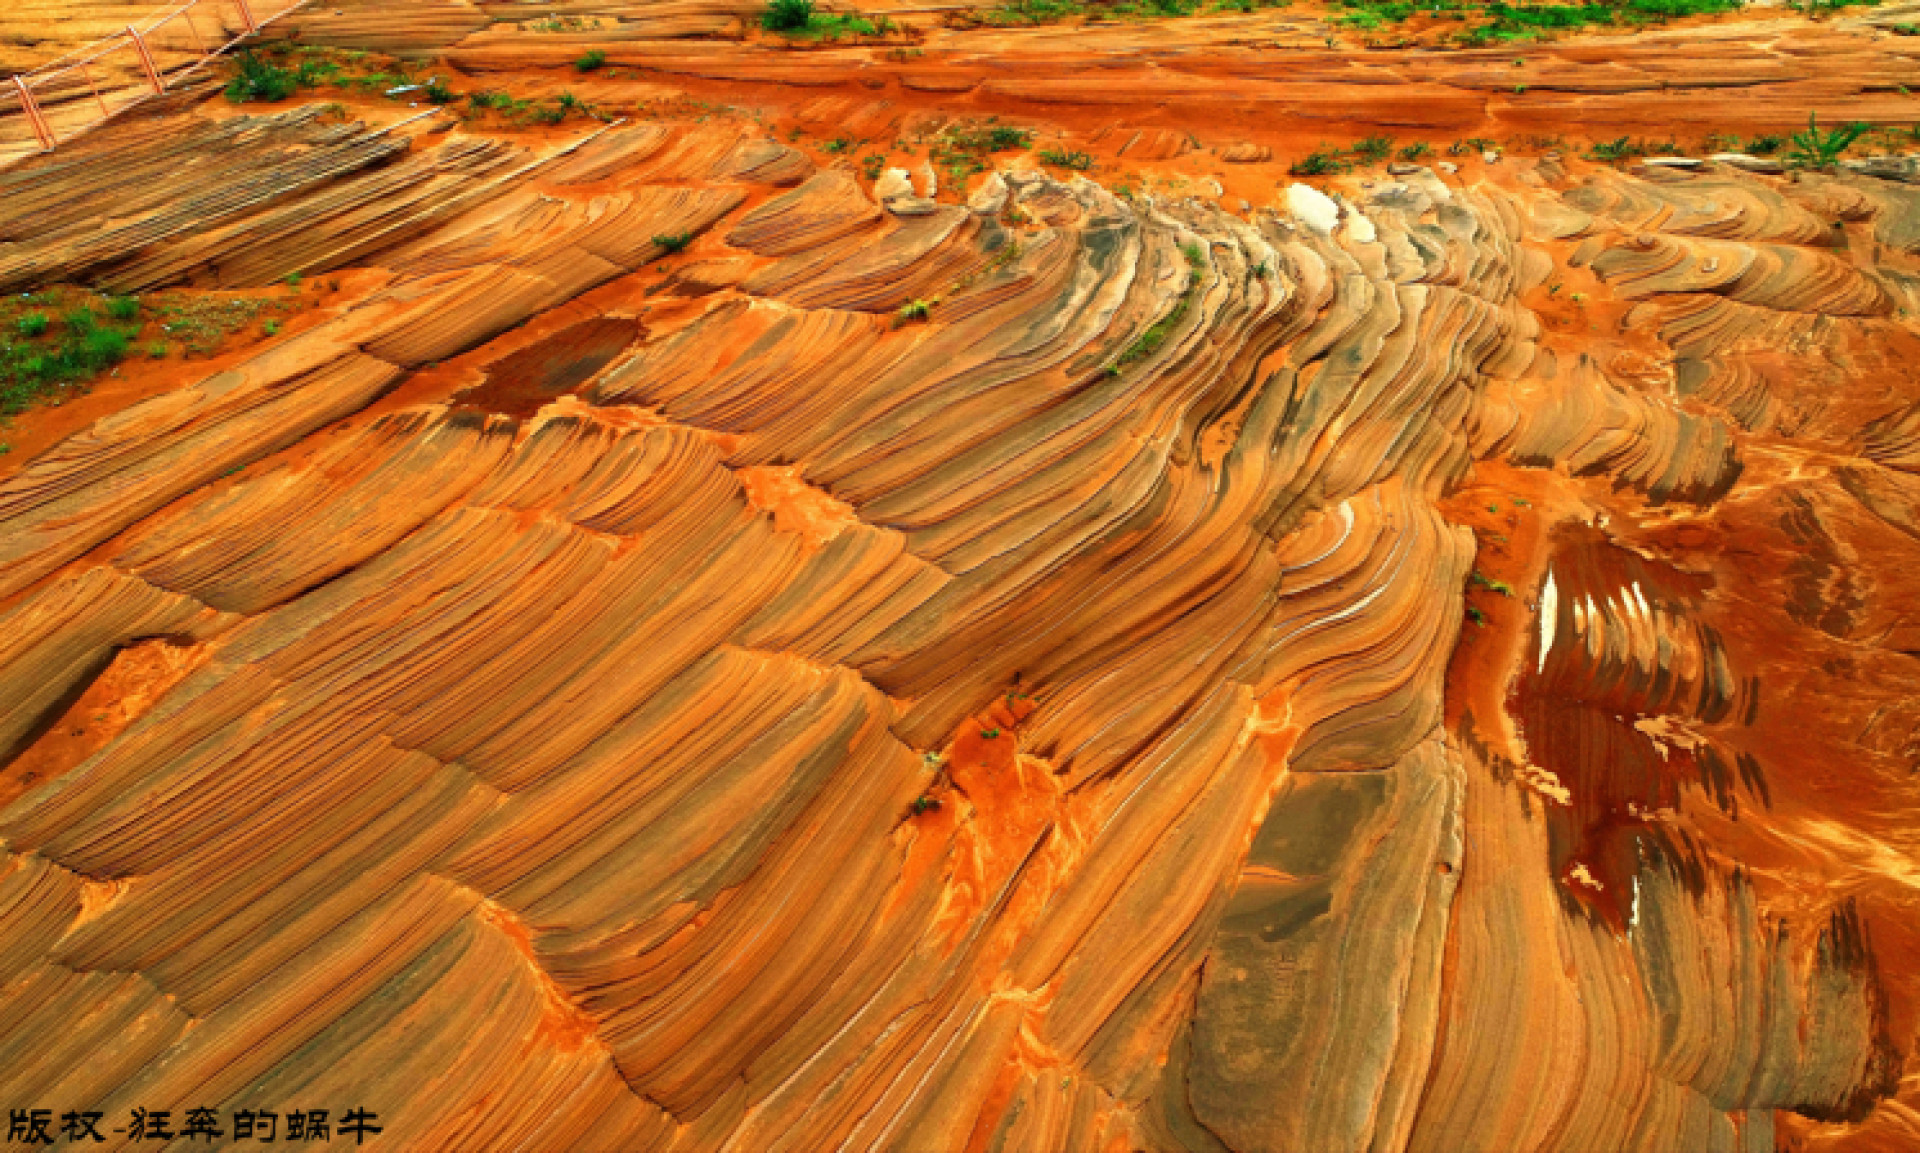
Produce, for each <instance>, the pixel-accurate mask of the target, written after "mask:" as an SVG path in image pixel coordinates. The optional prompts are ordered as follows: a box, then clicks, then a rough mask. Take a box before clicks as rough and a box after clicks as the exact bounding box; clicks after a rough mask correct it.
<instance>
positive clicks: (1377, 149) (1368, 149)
mask: <svg viewBox="0 0 1920 1153" xmlns="http://www.w3.org/2000/svg"><path fill="white" fill-rule="evenodd" d="M1392 154H1393V137H1391V136H1369V137H1366V138H1365V139H1363V140H1357V141H1355V142H1354V145H1353V155H1354V157H1355V158H1356V159H1358V160H1359V161H1360V162H1361V163H1363V164H1378V163H1380V162H1381V161H1382V160H1385V159H1386V158H1387V157H1388V156H1391V155H1392Z"/></svg>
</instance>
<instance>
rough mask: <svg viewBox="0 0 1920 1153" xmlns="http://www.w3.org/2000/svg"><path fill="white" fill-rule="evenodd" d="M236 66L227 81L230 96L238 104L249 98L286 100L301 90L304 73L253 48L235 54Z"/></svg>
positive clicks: (253, 99)
mask: <svg viewBox="0 0 1920 1153" xmlns="http://www.w3.org/2000/svg"><path fill="white" fill-rule="evenodd" d="M234 65H235V67H236V69H237V71H235V73H234V76H233V79H232V80H230V81H228V82H227V90H226V91H227V99H228V100H231V101H233V102H234V103H235V104H244V103H247V102H249V101H255V100H258V101H264V102H267V103H272V102H274V101H276V100H285V99H286V98H287V97H289V96H292V95H293V94H294V93H295V92H297V91H299V90H300V79H301V76H300V74H298V73H294V72H291V71H289V70H288V69H285V68H282V67H280V66H279V65H277V64H275V63H273V62H272V61H270V60H268V59H267V58H266V57H264V56H258V55H255V54H254V52H253V50H252V49H250V48H249V49H243V50H242V51H241V52H240V54H239V55H238V56H236V57H234Z"/></svg>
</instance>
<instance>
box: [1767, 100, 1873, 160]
mask: <svg viewBox="0 0 1920 1153" xmlns="http://www.w3.org/2000/svg"><path fill="white" fill-rule="evenodd" d="M1870 131H1872V126H1871V125H1868V124H1862V123H1860V122H1859V121H1855V122H1854V123H1852V124H1842V125H1841V126H1840V127H1838V128H1835V129H1831V130H1829V131H1826V132H1822V131H1821V130H1820V123H1819V120H1818V118H1817V117H1816V115H1815V114H1814V113H1811V112H1809V113H1808V114H1807V128H1806V131H1804V132H1796V133H1794V134H1793V147H1792V148H1791V149H1789V150H1788V151H1787V163H1788V164H1792V165H1795V166H1797V167H1801V168H1816V169H1823V170H1824V169H1830V168H1832V167H1833V166H1834V165H1835V164H1837V163H1839V161H1840V156H1841V154H1842V153H1844V152H1845V151H1846V150H1847V149H1849V148H1851V147H1853V142H1854V141H1856V140H1858V139H1860V138H1861V137H1862V136H1865V135H1866V134H1867V133H1868V132H1870Z"/></svg>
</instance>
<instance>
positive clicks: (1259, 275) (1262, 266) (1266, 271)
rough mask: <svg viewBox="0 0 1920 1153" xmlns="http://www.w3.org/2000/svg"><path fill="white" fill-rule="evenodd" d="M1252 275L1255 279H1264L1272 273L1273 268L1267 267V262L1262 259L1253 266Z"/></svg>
mask: <svg viewBox="0 0 1920 1153" xmlns="http://www.w3.org/2000/svg"><path fill="white" fill-rule="evenodd" d="M1253 275H1254V278H1255V279H1256V280H1265V279H1266V278H1267V277H1269V276H1272V275H1273V269H1271V268H1268V267H1267V262H1266V261H1264V260H1263V261H1261V262H1260V263H1258V264H1256V265H1254V266H1253Z"/></svg>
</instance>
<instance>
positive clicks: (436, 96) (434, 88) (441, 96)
mask: <svg viewBox="0 0 1920 1153" xmlns="http://www.w3.org/2000/svg"><path fill="white" fill-rule="evenodd" d="M425 95H426V97H427V103H429V104H452V103H453V102H454V101H456V100H458V99H460V94H459V93H457V92H455V91H454V90H453V89H451V88H449V87H447V84H446V81H444V80H442V79H440V78H439V77H438V76H436V77H434V78H433V79H432V80H429V81H428V82H427V87H426V92H425Z"/></svg>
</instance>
